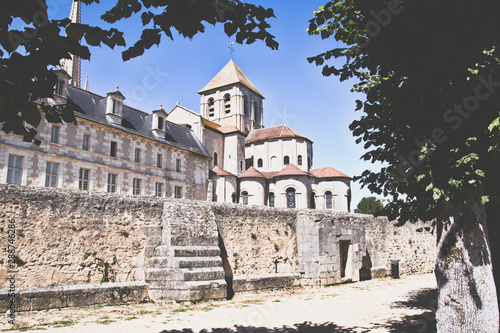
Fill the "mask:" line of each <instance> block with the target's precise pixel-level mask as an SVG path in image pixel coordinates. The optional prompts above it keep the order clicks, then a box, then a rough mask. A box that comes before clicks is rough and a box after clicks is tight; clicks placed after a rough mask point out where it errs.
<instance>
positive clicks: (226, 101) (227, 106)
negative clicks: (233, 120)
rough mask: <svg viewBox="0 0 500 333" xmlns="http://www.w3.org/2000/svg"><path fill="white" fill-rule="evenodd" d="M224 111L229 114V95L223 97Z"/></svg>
mask: <svg viewBox="0 0 500 333" xmlns="http://www.w3.org/2000/svg"><path fill="white" fill-rule="evenodd" d="M224 111H226V113H230V112H231V96H229V94H225V95H224Z"/></svg>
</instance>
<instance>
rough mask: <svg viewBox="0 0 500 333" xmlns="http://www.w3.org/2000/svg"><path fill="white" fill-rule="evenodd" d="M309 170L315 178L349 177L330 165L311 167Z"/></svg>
mask: <svg viewBox="0 0 500 333" xmlns="http://www.w3.org/2000/svg"><path fill="white" fill-rule="evenodd" d="M309 172H310V173H311V174H312V175H313V176H315V177H317V178H349V179H351V177H349V176H348V175H346V174H344V173H342V172H340V171H338V170H336V169H334V168H331V167H326V168H318V169H311V170H309Z"/></svg>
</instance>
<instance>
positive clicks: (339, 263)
mask: <svg viewBox="0 0 500 333" xmlns="http://www.w3.org/2000/svg"><path fill="white" fill-rule="evenodd" d="M0 206H1V207H2V213H0V230H1V232H0V242H1V244H5V245H2V246H4V247H5V246H6V244H8V234H9V233H8V230H9V228H10V227H12V225H13V228H14V229H15V232H16V241H15V256H16V259H15V263H16V273H15V284H16V288H18V290H19V291H20V290H25V291H23V292H22V293H21V296H20V297H21V298H22V297H24V296H23V295H25V296H26V297H28V296H29V297H31V298H33V299H44V297H49V298H50V297H55V296H54V292H53V291H54V290H56V289H57V288H61V287H64V286H66V287H65V288H66V289H67V291H65V292H66V293H67V295H68V296H64V297H67V298H64V299H62V300H60V302H59V301H58V302H59V303H58V302H56V301H55V300H52V301H51V302H47V304H61V306H70V305H71V304H76V305H78V304H80V303H75V302H76V301H73V300H72V299H73V298H71V297H73V296H71V297H70V296H69V295H74V294H75V293H77V292H78V290H80V291H81V292H84V291H85V290H86V289H85V288H84V287H82V286H81V285H82V284H84V285H89V288H90V289H91V290H94V289H95V288H96V287H93V286H92V285H93V284H99V283H111V285H104V286H103V287H102V288H104V289H102V288H101V289H99V288H98V289H95V293H96V296H95V297H91V298H89V302H91V301H92V302H95V301H96V300H98V299H106V297H104V296H102V297H101V296H99V295H103V293H106V291H105V290H119V289H116V288H122V289H123V288H125V289H123V290H124V294H123V293H122V292H119V293H118V294H117V295H118V296H119V295H121V294H123V295H124V297H128V298H127V300H132V299H135V300H141V299H139V298H140V297H144V292H143V291H144V290H145V289H144V285H143V284H140V282H146V286H147V289H148V293H149V297H150V298H153V299H156V300H161V299H175V300H199V299H206V298H222V297H226V295H227V296H230V295H231V293H232V292H239V291H244V290H255V289H265V288H270V287H280V286H294V285H328V284H332V283H339V282H342V281H359V280H362V279H367V278H371V277H378V276H385V275H386V274H387V272H390V268H391V260H399V264H400V274H403V275H404V274H417V273H425V272H431V271H432V270H433V267H434V259H435V251H436V248H435V237H434V236H433V235H431V234H430V233H429V232H427V231H425V229H423V228H424V227H425V226H426V225H425V224H423V223H419V224H416V225H414V224H408V225H405V226H403V227H395V226H393V223H392V222H389V221H388V220H387V219H385V218H373V217H372V216H369V215H361V214H349V213H339V212H332V211H328V210H309V209H282V208H268V207H262V206H244V205H241V204H237V205H234V204H228V203H209V202H202V201H189V200H175V199H168V198H154V197H149V198H147V197H133V196H122V195H118V194H113V195H110V194H105V193H92V192H91V193H86V192H83V191H63V190H56V189H35V188H26V187H20V186H13V185H0ZM12 221H14V222H12ZM9 225H11V226H10V227H9ZM420 229H422V230H421V232H417V230H420ZM1 262H2V266H1V268H0V288H2V289H3V291H2V292H0V301H1V302H3V300H5V299H7V296H6V295H7V293H6V289H7V288H8V287H9V284H10V281H9V280H8V279H7V277H8V273H9V268H8V256H7V253H6V252H4V256H3V258H1ZM113 283H114V284H113ZM41 287H43V288H45V289H39V288H41ZM33 288H38V289H36V290H33ZM92 288H94V289H92ZM127 288H132V289H131V290H135V291H133V292H132V291H130V292H131V293H129V292H125V291H127V290H129V289H127ZM63 289H64V288H63ZM63 289H61V290H63ZM66 289H64V290H66ZM87 289H88V288H87ZM57 290H59V289H57ZM92 293H94V291H92ZM44 295H45V296H44ZM51 295H52V296H51ZM65 295H66V294H65ZM127 295H128V296H127ZM134 295H135V296H134ZM141 295H142V296H141ZM118 296H116V297H115V298H114V299H116V300H118V299H119V297H118ZM134 297H136V298H134ZM44 300H46V299H44ZM30 302H31V303H29V304H35V303H36V304H41V303H43V302H41V301H35V300H34V301H30ZM37 302H38V303H37ZM2 304H3V303H2ZM26 304H28V303H26ZM29 304H28V305H26V306H27V307H30V306H32V305H29ZM64 304H66V305H64ZM32 308H33V307H32Z"/></svg>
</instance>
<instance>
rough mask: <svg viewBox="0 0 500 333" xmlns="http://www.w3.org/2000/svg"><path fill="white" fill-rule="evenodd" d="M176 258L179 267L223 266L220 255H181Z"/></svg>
mask: <svg viewBox="0 0 500 333" xmlns="http://www.w3.org/2000/svg"><path fill="white" fill-rule="evenodd" d="M178 260H179V267H180V268H204V267H223V266H222V259H221V257H182V258H178Z"/></svg>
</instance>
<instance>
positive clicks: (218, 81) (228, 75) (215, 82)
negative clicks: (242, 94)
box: [198, 59, 264, 98]
mask: <svg viewBox="0 0 500 333" xmlns="http://www.w3.org/2000/svg"><path fill="white" fill-rule="evenodd" d="M235 83H241V84H243V85H244V86H246V87H247V88H249V89H251V90H253V91H254V92H255V93H256V94H258V95H259V96H260V97H262V98H264V96H262V94H261V93H260V92H259V91H258V90H257V88H255V86H254V85H253V84H252V82H250V80H249V79H248V78H247V76H246V75H245V74H244V73H243V72H242V71H241V69H240V68H239V67H238V65H236V64H235V63H234V61H233V60H232V59H231V60H230V61H229V62H228V63H227V64H226V66H224V68H222V69H221V71H220V72H219V73H217V75H215V77H214V78H213V79H212V80H211V81H210V82H209V83H208V84H207V85H206V86H205V87H204V88H203V89H201V90H200V91H198V93H199V94H201V93H203V92H205V91H207V90H212V89H215V88H218V87H224V86H228V85H231V84H235Z"/></svg>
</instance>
